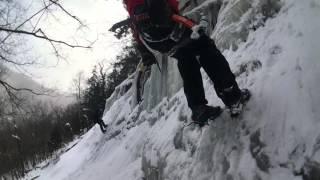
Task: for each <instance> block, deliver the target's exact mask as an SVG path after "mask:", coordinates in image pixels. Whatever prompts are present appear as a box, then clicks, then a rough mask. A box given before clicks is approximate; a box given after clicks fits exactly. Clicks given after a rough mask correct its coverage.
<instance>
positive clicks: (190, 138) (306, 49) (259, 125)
mask: <svg viewBox="0 0 320 180" xmlns="http://www.w3.org/2000/svg"><path fill="white" fill-rule="evenodd" d="M240 1H242V2H244V3H249V4H251V6H249V7H247V6H246V5H243V4H241V3H240V5H239V2H240ZM209 2H214V1H211V0H210V1H206V2H205V3H204V4H202V6H207V4H210V3H209ZM224 2H225V3H222V7H223V8H224V9H222V10H221V11H220V14H221V13H223V14H224V15H225V16H227V15H228V14H230V16H236V15H235V14H234V13H237V14H238V15H239V14H241V16H240V17H238V19H236V20H235V19H232V20H231V21H234V22H232V23H230V20H229V24H228V23H227V22H226V19H227V17H225V18H224V19H223V18H220V17H219V18H218V23H217V27H216V30H215V31H214V32H213V34H212V37H213V38H215V37H216V36H217V34H219V33H220V35H221V36H223V34H226V32H225V31H233V33H234V34H235V36H236V35H239V36H238V40H235V39H230V38H227V36H226V37H225V38H226V39H225V41H227V43H229V47H230V46H232V47H233V48H230V49H228V50H225V51H224V52H223V53H224V55H225V56H226V58H227V59H228V61H229V63H230V65H231V68H232V70H233V71H234V72H235V74H236V75H237V81H238V82H239V85H240V86H241V87H247V88H249V89H250V90H251V92H252V94H253V96H252V99H251V100H250V102H249V103H248V104H247V106H246V109H245V111H244V113H243V115H242V116H241V117H239V118H237V119H231V118H230V117H229V115H228V112H227V111H225V112H224V113H223V114H222V115H221V117H219V118H218V119H216V121H215V122H211V123H210V125H209V126H206V127H204V128H202V129H200V128H199V127H196V126H193V125H191V126H186V125H187V124H188V122H189V121H190V114H191V112H190V111H189V109H188V107H187V105H186V100H185V97H184V94H183V91H182V90H180V91H178V92H177V93H175V94H174V95H173V96H172V97H170V98H163V99H162V101H161V102H160V103H158V104H157V105H156V107H154V108H153V109H151V110H150V109H149V110H148V111H147V110H144V108H143V105H141V106H136V107H132V104H130V102H132V97H133V96H132V93H133V90H132V89H130V90H129V91H127V92H124V91H123V89H125V88H121V87H124V86H125V85H127V84H128V83H130V82H131V81H132V80H130V79H129V80H127V81H126V82H125V83H123V86H121V87H119V90H118V91H116V92H115V93H116V94H114V95H113V97H112V100H110V99H109V100H108V103H107V104H108V106H107V111H106V112H105V115H104V121H105V122H106V123H108V124H109V125H110V126H109V129H108V132H107V134H102V133H101V132H100V129H99V128H98V127H97V126H96V127H94V128H92V129H91V130H90V131H89V132H88V133H87V134H85V135H84V137H83V138H82V139H81V140H80V141H79V143H78V144H77V145H76V146H74V147H73V148H72V149H70V150H69V151H68V152H66V153H64V154H63V155H61V156H60V158H59V161H57V162H54V163H51V164H50V165H49V166H47V167H46V168H43V169H42V170H37V171H33V172H31V173H30V174H28V175H27V177H26V179H31V178H32V177H36V176H39V177H38V178H37V179H41V180H42V179H43V180H51V179H52V180H63V179H75V180H87V179H94V180H142V179H146V180H160V179H168V180H169V179H170V180H180V179H181V180H182V179H183V180H302V179H303V180H319V179H320V175H319V174H320V131H319V129H320V108H319V107H320V94H319V90H320V85H319V82H320V36H319V35H318V34H317V33H318V31H319V30H320V20H319V19H320V2H319V1H318V0H304V1H301V0H282V1H279V2H277V3H278V4H279V6H281V8H280V10H279V12H274V13H271V14H270V17H269V18H268V19H266V18H264V17H263V16H262V15H261V14H259V12H254V11H253V8H252V7H257V4H259V3H261V2H262V0H261V1H259V0H251V1H250V0H230V1H224ZM265 2H267V3H268V2H274V1H265ZM235 6H238V8H237V7H235ZM199 7H201V5H200V6H199ZM240 7H245V8H244V9H239V8H240ZM250 7H251V8H250ZM270 7H271V8H272V6H270ZM228 10H229V12H228ZM235 10H236V12H234V11H235ZM262 10H263V8H262ZM269 10H270V9H269ZM262 14H263V13H262ZM249 17H254V18H253V19H252V18H251V20H250V18H249ZM249 20H250V21H249ZM227 24H228V25H227ZM243 26H246V27H247V31H245V30H243V29H244V27H243ZM234 27H236V28H234ZM248 27H250V28H248ZM223 29H224V30H223ZM222 32H224V33H222ZM221 39H223V37H220V40H217V41H219V42H220V41H221ZM217 44H218V45H219V43H217ZM235 45H236V46H235ZM224 46H226V44H225V43H223V44H220V46H219V47H222V48H223V47H224ZM204 81H205V83H204V84H205V89H206V95H207V99H208V100H209V104H211V105H221V106H222V103H221V101H220V100H219V99H218V98H217V97H216V95H215V93H214V90H213V86H212V84H211V83H210V81H209V80H208V78H207V76H205V75H204ZM177 84H179V83H177ZM119 93H121V96H120V95H119ZM150 93H152V91H150ZM111 101H112V103H110V102H111Z"/></svg>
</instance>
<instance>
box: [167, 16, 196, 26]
mask: <svg viewBox="0 0 320 180" xmlns="http://www.w3.org/2000/svg"><path fill="white" fill-rule="evenodd" d="M171 18H172V20H173V21H174V22H176V23H180V24H182V25H184V26H186V27H187V28H189V29H191V28H192V27H193V26H195V23H194V22H193V21H192V20H190V19H188V18H185V17H183V16H179V15H177V14H174V15H172V17H171Z"/></svg>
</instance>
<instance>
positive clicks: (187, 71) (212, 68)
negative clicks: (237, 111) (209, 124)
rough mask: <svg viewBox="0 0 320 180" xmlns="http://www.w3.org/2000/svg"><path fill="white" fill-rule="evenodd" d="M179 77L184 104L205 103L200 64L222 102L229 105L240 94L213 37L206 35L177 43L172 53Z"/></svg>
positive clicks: (191, 106) (191, 105)
mask: <svg viewBox="0 0 320 180" xmlns="http://www.w3.org/2000/svg"><path fill="white" fill-rule="evenodd" d="M173 57H174V58H176V59H177V60H178V68H179V71H180V74H181V77H182V79H183V85H184V92H185V95H186V98H187V101H188V106H189V107H190V108H191V109H193V108H194V107H196V106H198V105H202V104H207V100H206V98H205V92H204V88H203V82H202V77H201V73H200V68H201V67H202V68H203V69H204V71H205V72H206V73H207V74H208V76H209V78H210V79H211V80H212V82H213V84H214V88H215V90H216V93H217V95H218V97H219V98H221V100H222V101H223V102H224V104H225V105H227V106H229V105H232V104H233V103H234V102H235V101H237V100H238V99H239V98H240V93H241V91H240V89H239V87H238V84H237V82H236V80H235V76H234V74H233V73H232V72H231V70H230V67H229V63H228V62H227V60H226V59H225V57H224V56H223V55H222V54H221V52H220V51H219V50H218V49H217V47H216V45H215V43H214V41H213V40H212V39H210V38H209V37H207V36H201V37H200V38H199V39H197V40H192V41H191V42H190V43H188V44H186V45H184V46H183V47H180V48H178V49H177V50H176V52H175V53H174V55H173Z"/></svg>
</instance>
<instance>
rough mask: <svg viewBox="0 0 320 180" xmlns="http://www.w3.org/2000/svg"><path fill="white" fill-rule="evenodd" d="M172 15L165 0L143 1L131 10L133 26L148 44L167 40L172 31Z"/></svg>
mask: <svg viewBox="0 0 320 180" xmlns="http://www.w3.org/2000/svg"><path fill="white" fill-rule="evenodd" d="M172 14H173V11H172V9H171V8H170V7H169V5H168V2H167V0H145V1H144V3H142V4H138V5H136V6H135V7H134V9H133V17H132V19H133V24H134V25H135V27H136V30H137V31H138V32H139V34H140V35H141V36H142V37H143V39H144V40H146V41H148V42H161V41H164V40H166V39H168V36H169V35H170V34H171V33H172V31H173V29H174V22H173V21H172V19H171V16H172Z"/></svg>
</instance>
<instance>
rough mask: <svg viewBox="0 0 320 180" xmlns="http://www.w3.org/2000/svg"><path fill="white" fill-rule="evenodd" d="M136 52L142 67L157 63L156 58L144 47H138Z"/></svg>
mask: <svg viewBox="0 0 320 180" xmlns="http://www.w3.org/2000/svg"><path fill="white" fill-rule="evenodd" d="M138 50H139V52H140V55H141V59H142V63H143V65H144V66H151V65H153V64H155V63H156V62H157V60H156V57H155V56H154V55H153V54H152V53H151V52H150V51H149V50H148V49H147V48H146V47H144V45H138Z"/></svg>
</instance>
